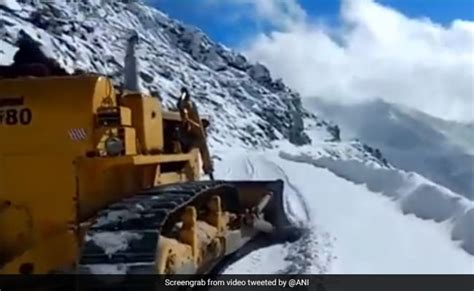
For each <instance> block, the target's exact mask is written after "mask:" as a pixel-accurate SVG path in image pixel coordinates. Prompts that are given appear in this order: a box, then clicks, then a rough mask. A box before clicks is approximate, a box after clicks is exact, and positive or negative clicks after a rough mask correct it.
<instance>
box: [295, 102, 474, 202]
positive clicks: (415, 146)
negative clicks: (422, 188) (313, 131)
mask: <svg viewBox="0 0 474 291" xmlns="http://www.w3.org/2000/svg"><path fill="white" fill-rule="evenodd" d="M304 102H305V103H304V105H305V106H306V107H307V109H308V110H311V111H313V112H315V113H316V112H317V113H318V114H320V115H321V116H323V117H327V118H330V119H331V120H333V121H334V122H336V123H338V124H339V126H340V127H341V131H342V136H343V137H345V138H356V137H357V138H359V139H360V140H361V141H363V142H366V143H368V144H371V145H373V146H375V147H377V148H379V149H380V150H381V151H382V152H383V154H384V156H385V157H386V158H387V159H388V160H389V161H390V162H391V163H392V164H393V165H395V166H397V167H399V168H402V169H405V170H407V171H415V172H417V173H419V174H422V175H423V176H425V177H427V178H429V179H430V180H432V181H434V182H436V183H438V184H441V185H443V186H445V187H447V188H449V189H451V190H453V191H454V192H457V193H460V194H462V195H464V196H465V197H468V198H469V199H471V200H473V199H474V127H473V125H472V124H463V123H456V122H450V121H444V120H441V119H438V118H435V117H431V116H429V115H426V114H424V113H422V112H419V111H417V110H414V109H408V108H405V107H401V106H398V105H395V104H390V103H386V102H385V101H382V100H380V99H377V100H373V101H367V102H364V103H357V104H346V105H342V104H340V103H336V102H330V101H327V100H323V99H319V98H312V99H305V100H304Z"/></svg>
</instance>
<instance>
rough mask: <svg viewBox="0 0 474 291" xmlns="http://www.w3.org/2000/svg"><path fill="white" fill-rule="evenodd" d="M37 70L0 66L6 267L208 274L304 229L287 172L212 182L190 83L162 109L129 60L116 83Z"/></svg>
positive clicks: (0, 255)
mask: <svg viewBox="0 0 474 291" xmlns="http://www.w3.org/2000/svg"><path fill="white" fill-rule="evenodd" d="M129 50H131V51H132V52H133V44H132V45H130V42H129ZM129 52H130V51H129ZM127 66H128V69H127ZM38 67H41V66H38V64H32V63H31V61H30V63H29V64H28V63H26V64H18V63H14V64H12V65H11V66H9V68H10V69H8V68H6V67H3V69H2V70H0V73H1V72H4V74H3V77H0V274H50V273H81V274H82V273H94V274H95V273H107V274H112V273H121V274H201V273H209V272H213V270H215V267H216V266H217V265H219V264H221V263H222V262H224V261H225V260H226V259H228V258H230V257H231V256H233V255H235V254H236V253H239V252H242V251H243V250H244V249H245V248H246V247H247V246H250V245H252V243H250V242H254V241H255V240H259V239H260V240H262V241H265V243H263V244H253V245H259V246H261V245H268V244H273V243H275V242H280V241H285V240H296V239H297V238H298V237H299V235H300V230H299V229H297V228H294V227H293V226H292V225H291V223H290V221H289V219H288V218H287V216H286V215H285V209H284V205H283V187H284V185H283V182H282V181H281V180H275V181H218V180H214V178H213V165H212V161H211V155H210V154H209V149H208V146H207V142H206V136H207V133H206V127H207V126H208V124H209V122H208V121H206V120H203V119H201V118H200V117H199V114H198V112H197V110H196V106H195V104H194V102H193V101H192V100H191V97H190V94H189V92H188V91H187V90H185V89H183V90H182V92H181V93H182V94H181V96H180V97H179V100H178V104H177V108H176V110H164V109H163V108H162V105H161V102H160V100H159V99H158V98H155V97H152V96H148V95H147V94H143V93H141V92H139V90H137V88H136V67H134V60H133V58H132V59H131V60H129V61H128V64H127V61H126V66H125V67H126V70H128V71H129V72H128V75H129V76H128V77H127V73H126V74H125V75H126V78H125V79H126V80H125V82H124V86H123V88H121V89H117V87H116V86H114V84H113V83H112V80H111V79H110V78H108V77H105V76H102V75H98V74H84V73H81V74H72V75H69V74H64V75H62V74H44V72H45V70H36V71H35V70H30V71H28V68H30V69H31V68H33V69H34V68H36V69H38ZM12 68H13V69H12ZM15 68H16V69H17V70H16V71H15ZM44 68H47V67H46V66H45V67H43V69H44ZM130 70H131V73H130ZM134 70H135V71H134ZM5 72H6V73H5ZM35 72H36V73H35ZM37 72H43V73H38V74H37ZM0 75H2V74H0ZM130 76H132V77H130ZM134 76H135V77H134ZM202 171H204V174H206V175H208V176H209V177H210V179H208V180H201V177H202V176H203V175H202Z"/></svg>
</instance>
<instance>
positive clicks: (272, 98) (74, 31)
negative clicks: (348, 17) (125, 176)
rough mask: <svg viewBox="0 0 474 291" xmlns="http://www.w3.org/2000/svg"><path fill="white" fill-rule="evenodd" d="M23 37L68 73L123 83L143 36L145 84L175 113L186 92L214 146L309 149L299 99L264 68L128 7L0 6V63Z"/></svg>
mask: <svg viewBox="0 0 474 291" xmlns="http://www.w3.org/2000/svg"><path fill="white" fill-rule="evenodd" d="M20 30H24V31H25V32H27V33H28V34H29V35H30V36H31V37H33V38H34V39H36V40H37V41H38V42H39V43H41V45H42V46H43V50H44V51H45V52H46V53H47V54H49V55H50V56H51V57H54V58H55V59H56V60H58V62H59V63H60V64H62V65H63V66H64V67H65V68H66V69H67V70H69V71H70V72H72V71H74V70H76V69H81V70H85V71H88V72H97V73H100V74H105V75H109V76H112V77H113V78H115V80H116V81H117V83H118V82H119V81H121V78H122V68H123V59H124V55H125V45H126V40H127V38H128V37H129V36H130V35H131V33H132V31H136V32H137V33H138V34H139V36H140V39H141V41H140V44H139V51H138V53H137V54H138V57H139V62H140V68H141V71H140V79H141V81H142V85H143V86H144V87H145V88H146V89H148V91H150V92H158V93H159V95H160V96H161V98H162V100H163V103H164V104H165V105H166V106H168V107H173V106H174V105H175V103H176V98H175V97H174V96H176V95H178V94H179V89H180V88H181V87H182V86H186V87H188V88H189V89H190V92H191V94H192V96H193V98H194V99H195V100H196V102H197V103H198V106H199V108H200V109H201V110H202V111H203V113H204V114H207V115H208V116H210V117H211V121H212V123H213V126H212V128H211V130H212V132H211V139H212V144H225V145H228V146H241V147H242V146H252V145H259V146H265V145H267V146H268V145H269V142H270V141H272V140H275V139H278V138H290V139H291V140H292V141H293V142H295V143H299V144H301V143H305V142H308V138H307V136H305V135H304V133H303V132H302V126H301V124H302V121H301V118H302V117H303V116H304V115H305V114H304V113H303V112H302V110H301V103H300V99H299V96H298V94H297V93H295V92H293V91H291V90H290V89H289V88H287V87H286V86H285V85H284V84H283V83H282V82H281V81H278V80H272V78H271V76H270V73H269V71H268V70H267V69H266V68H265V67H264V66H262V65H259V64H250V63H249V62H247V60H246V59H245V57H244V56H243V55H240V54H236V53H233V52H232V51H230V50H229V49H227V48H225V47H223V46H221V45H218V44H216V43H213V42H212V41H211V40H209V38H208V37H207V36H206V35H204V34H203V33H202V32H201V31H200V30H199V29H197V28H194V27H190V26H186V25H184V24H182V23H180V22H178V21H175V20H172V19H170V18H168V17H167V16H166V15H165V14H163V13H161V12H159V11H157V10H156V9H153V8H151V7H148V6H146V5H144V4H142V3H141V1H129V0H121V1H119V0H72V1H64V0H49V1H41V0H8V1H2V2H0V37H1V38H0V39H1V40H0V64H4V65H5V64H10V63H11V62H12V57H13V54H14V53H15V51H16V47H15V41H16V38H17V35H18V32H19V31H20Z"/></svg>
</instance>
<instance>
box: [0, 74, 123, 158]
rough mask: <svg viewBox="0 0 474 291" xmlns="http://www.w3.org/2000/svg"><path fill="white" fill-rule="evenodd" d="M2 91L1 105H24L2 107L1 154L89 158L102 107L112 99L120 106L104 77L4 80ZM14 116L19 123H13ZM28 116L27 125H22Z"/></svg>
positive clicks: (1, 86) (0, 83)
mask: <svg viewBox="0 0 474 291" xmlns="http://www.w3.org/2000/svg"><path fill="white" fill-rule="evenodd" d="M0 92H1V94H0V101H1V100H2V99H6V98H10V99H14V100H20V101H21V102H19V103H18V104H16V105H13V106H2V107H1V108H0V116H1V115H3V116H4V117H3V118H1V117H0V119H3V122H0V136H1V137H2V142H1V143H0V155H2V154H24V153H27V154H38V155H42V154H47V153H71V154H74V155H78V154H84V153H85V152H86V151H87V150H91V149H92V148H93V144H92V142H91V139H90V135H91V133H92V131H93V125H94V119H93V114H94V113H95V111H96V109H97V107H98V106H99V105H100V104H101V103H103V102H105V101H107V100H108V99H110V100H108V101H107V102H109V103H110V104H115V101H114V99H115V96H114V95H115V93H114V91H113V88H112V87H111V84H110V82H109V81H108V80H107V79H106V78H103V77H98V76H91V77H80V78H78V77H57V78H21V79H10V80H9V79H3V80H0ZM107 97H110V98H107ZM106 99H107V100H106ZM10 113H11V114H12V115H16V116H15V117H12V118H11V121H17V122H10V124H8V122H7V120H6V116H7V115H8V114H10ZM22 115H23V121H25V122H24V123H21V122H19V121H21V119H22ZM84 136H85V137H86V138H83V137H84ZM4 137H8V138H4ZM72 158H73V157H71V159H72Z"/></svg>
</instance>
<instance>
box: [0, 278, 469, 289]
mask: <svg viewBox="0 0 474 291" xmlns="http://www.w3.org/2000/svg"><path fill="white" fill-rule="evenodd" d="M16 290H37V291H40V290H45V291H46V290H48V291H50V290H51V291H55V290H72V291H83V290H84V291H95V290H97V291H99V290H101V291H102V290H105V291H112V290H130V291H131V290H136V291H140V290H164V291H166V290H217V291H219V290H225V291H228V290H260V291H264V290H294V291H296V290H315V291H316V290H317V291H425V290H426V291H474V275H220V276H178V275H176V276H152V275H123V276H120V275H101V276H98V275H97V276H93V275H45V276H0V291H16Z"/></svg>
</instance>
